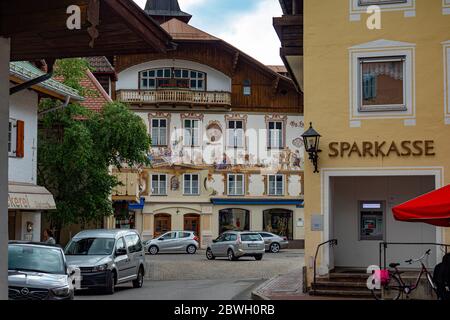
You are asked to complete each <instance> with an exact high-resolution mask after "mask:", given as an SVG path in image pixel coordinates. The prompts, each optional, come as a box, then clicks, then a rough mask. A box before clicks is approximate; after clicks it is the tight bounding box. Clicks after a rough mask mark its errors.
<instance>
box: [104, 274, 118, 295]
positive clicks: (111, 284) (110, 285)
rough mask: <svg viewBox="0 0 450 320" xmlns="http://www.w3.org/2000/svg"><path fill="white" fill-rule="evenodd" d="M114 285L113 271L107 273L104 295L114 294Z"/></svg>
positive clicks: (114, 276) (114, 275)
mask: <svg viewBox="0 0 450 320" xmlns="http://www.w3.org/2000/svg"><path fill="white" fill-rule="evenodd" d="M115 283H116V274H115V272H114V271H109V277H108V279H107V282H106V287H105V292H106V294H114V291H115Z"/></svg>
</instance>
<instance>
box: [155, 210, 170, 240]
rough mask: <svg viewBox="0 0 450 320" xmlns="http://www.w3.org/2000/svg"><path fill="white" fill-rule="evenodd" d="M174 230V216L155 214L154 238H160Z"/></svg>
mask: <svg viewBox="0 0 450 320" xmlns="http://www.w3.org/2000/svg"><path fill="white" fill-rule="evenodd" d="M170 230H172V216H171V215H170V214H166V213H158V214H155V223H154V231H153V236H154V237H155V238H156V237H159V236H160V235H161V234H163V233H165V232H167V231H170Z"/></svg>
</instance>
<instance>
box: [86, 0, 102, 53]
mask: <svg viewBox="0 0 450 320" xmlns="http://www.w3.org/2000/svg"><path fill="white" fill-rule="evenodd" d="M87 20H88V21H89V22H90V24H91V26H90V27H89V28H88V29H87V31H88V33H89V36H90V37H91V41H90V42H89V47H91V48H94V43H95V40H96V39H97V38H98V37H99V32H98V29H97V26H98V25H99V24H100V0H89V3H88V9H87Z"/></svg>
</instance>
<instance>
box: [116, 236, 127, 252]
mask: <svg viewBox="0 0 450 320" xmlns="http://www.w3.org/2000/svg"><path fill="white" fill-rule="evenodd" d="M125 248H126V247H125V241H124V240H123V238H120V239H119V240H117V243H116V251H117V249H125Z"/></svg>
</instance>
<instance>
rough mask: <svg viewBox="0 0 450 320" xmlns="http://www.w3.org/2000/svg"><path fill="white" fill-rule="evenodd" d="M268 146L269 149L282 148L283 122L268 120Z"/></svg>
mask: <svg viewBox="0 0 450 320" xmlns="http://www.w3.org/2000/svg"><path fill="white" fill-rule="evenodd" d="M268 127H269V128H268V130H269V134H268V140H269V141H268V146H269V149H282V148H283V122H282V121H269V122H268Z"/></svg>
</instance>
